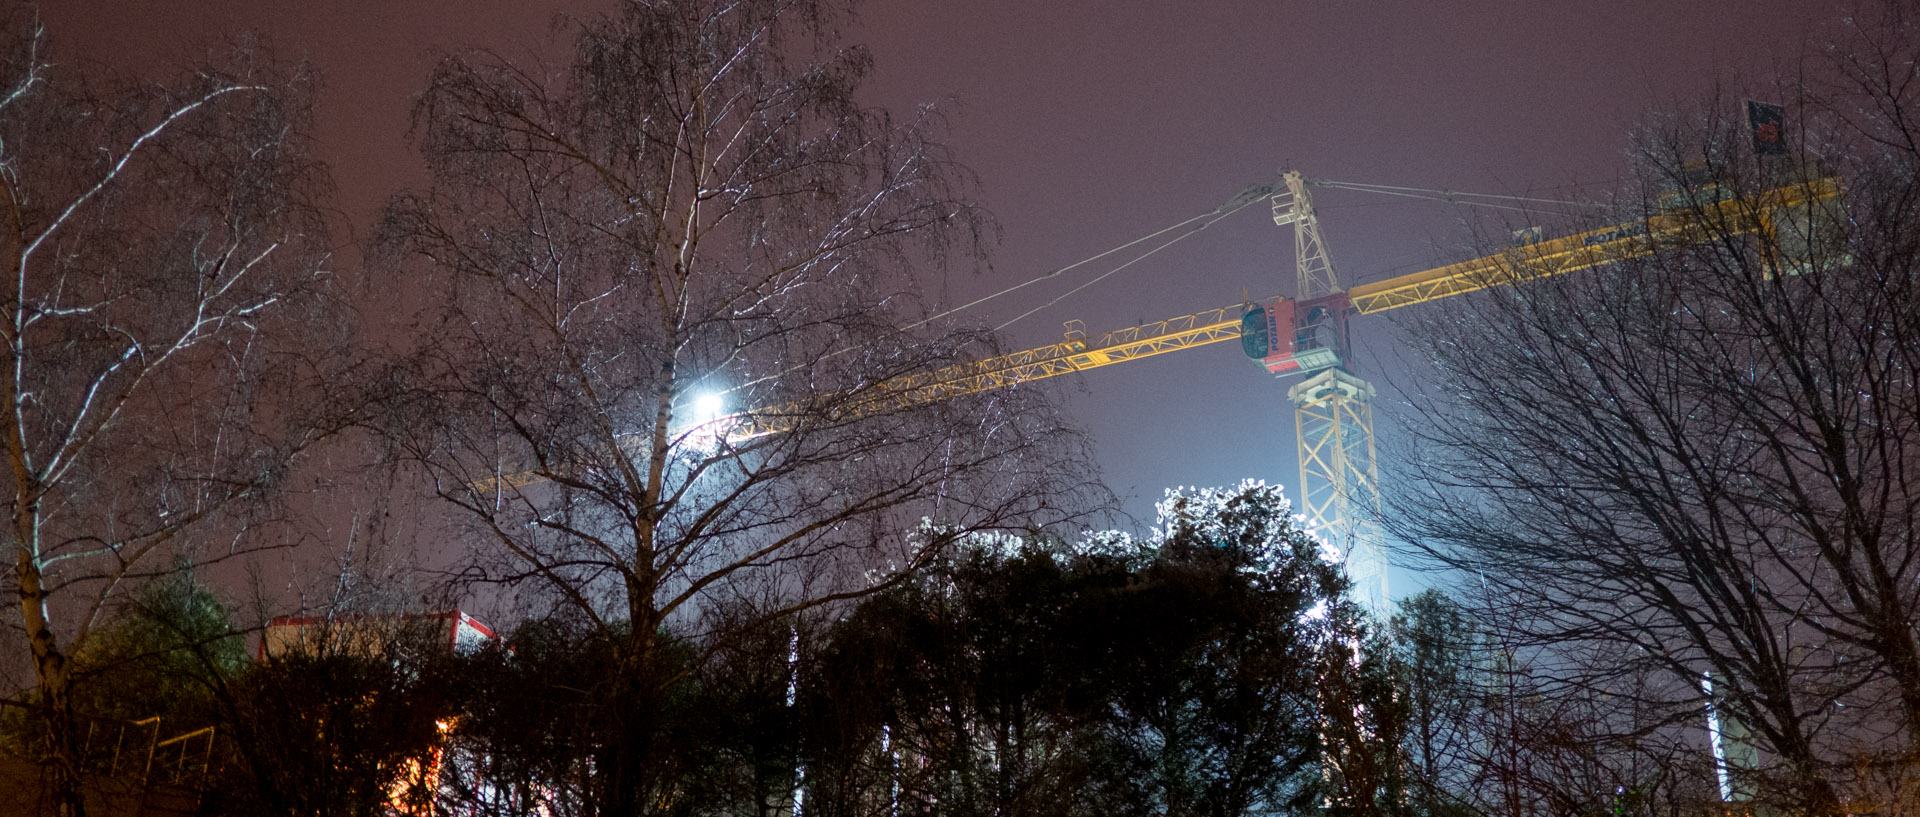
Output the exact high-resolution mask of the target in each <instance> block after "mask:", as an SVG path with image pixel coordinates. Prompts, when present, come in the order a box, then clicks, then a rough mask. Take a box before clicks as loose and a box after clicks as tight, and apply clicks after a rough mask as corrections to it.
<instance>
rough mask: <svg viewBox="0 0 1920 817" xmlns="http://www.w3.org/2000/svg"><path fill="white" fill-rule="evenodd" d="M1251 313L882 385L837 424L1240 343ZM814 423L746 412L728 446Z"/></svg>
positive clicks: (1133, 331)
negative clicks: (1245, 316) (1242, 326)
mask: <svg viewBox="0 0 1920 817" xmlns="http://www.w3.org/2000/svg"><path fill="white" fill-rule="evenodd" d="M1245 312H1246V307H1245V306H1244V305H1241V304H1235V305H1233V306H1223V307H1221V308H1219V309H1209V310H1207V311H1205V312H1196V313H1194V314H1191V315H1182V316H1180V317H1177V318H1168V319H1167V320H1164V321H1158V322H1155V323H1148V324H1141V325H1139V326H1133V327H1128V328H1126V329H1117V330H1114V331H1112V332H1108V333H1106V334H1105V335H1102V336H1100V337H1099V338H1098V339H1096V340H1093V341H1092V342H1089V341H1088V340H1087V339H1086V338H1084V337H1075V336H1072V335H1070V336H1069V337H1068V338H1067V339H1066V340H1063V341H1061V342H1059V343H1055V344H1051V345H1048V346H1042V347H1039V348H1036V349H1026V350H1022V351H1019V352H1014V353H1012V354H1007V355H1001V356H999V357H992V358H987V359H985V360H978V361H974V362H971V363H962V364H958V365H954V366H948V367H945V368H941V369H935V370H933V371H930V372H925V373H922V374H915V375H907V376H904V377H898V378H894V379H892V380H888V381H885V382H881V383H877V384H875V385H873V386H871V387H869V388H868V389H867V393H866V394H864V395H858V396H855V397H854V399H852V400H849V401H847V402H845V403H843V404H842V405H840V406H838V407H836V408H834V409H833V410H832V412H833V414H835V415H837V416H852V417H858V416H864V415H868V414H875V413H878V412H882V411H887V410H890V409H895V408H902V407H905V406H913V405H919V404H921V403H930V402H933V401H936V400H945V399H947V398H950V397H959V396H961V395H966V394H974V393H977V392H983V391H991V390H993V389H998V388H1003V387H1005V386H1011V385H1013V384H1015V383H1026V382H1030V381H1034V380H1044V379H1046V378H1049V377H1055V376H1058V375H1063V374H1071V373H1073V372H1084V371H1087V370H1088V369H1097V368H1099V367H1101V366H1106V365H1110V364H1114V363H1125V362H1127V361H1129V360H1139V359H1141V358H1147V357H1153V356H1154V355H1163V354H1166V353H1168V352H1177V351H1179V350H1182V349H1192V348H1194V347H1196V346H1206V345H1208V344H1212V343H1219V342H1221V341H1224V340H1232V339H1234V338H1237V337H1240V317H1241V315H1242V314H1243V313H1245ZM814 416H817V411H816V410H815V409H812V408H809V406H808V405H807V404H802V403H788V404H784V405H779V406H773V407H770V408H767V409H758V410H752V411H747V412H742V413H741V414H738V415H735V416H733V417H730V418H723V419H722V420H721V422H722V423H727V424H729V425H728V426H727V428H728V430H727V431H726V435H727V439H728V440H730V441H733V442H744V441H746V440H751V439H755V438H758V437H765V436H767V435H770V434H782V433H785V432H788V431H792V430H793V429H794V428H796V427H798V425H799V424H800V423H801V422H802V421H804V420H806V419H807V418H809V417H814Z"/></svg>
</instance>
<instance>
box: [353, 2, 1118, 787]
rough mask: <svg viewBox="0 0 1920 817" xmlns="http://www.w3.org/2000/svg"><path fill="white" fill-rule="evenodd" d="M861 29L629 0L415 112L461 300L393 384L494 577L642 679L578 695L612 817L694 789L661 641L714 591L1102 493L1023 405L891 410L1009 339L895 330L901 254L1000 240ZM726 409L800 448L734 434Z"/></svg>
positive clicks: (908, 264) (937, 539) (765, 10)
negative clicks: (686, 782) (874, 64)
mask: <svg viewBox="0 0 1920 817" xmlns="http://www.w3.org/2000/svg"><path fill="white" fill-rule="evenodd" d="M846 13H847V12H846V10H845V9H843V8H841V7H840V6H839V5H838V4H837V3H832V2H821V1H820V0H747V2H728V3H720V2H706V1H704V0H666V1H663V2H630V3H625V4H623V5H622V6H621V8H620V10H619V11H618V12H617V13H615V14H613V15H612V16H609V17H604V18H596V19H590V20H586V21H582V22H579V23H577V24H575V25H574V26H573V31H574V32H575V35H576V40H575V50H574V54H573V60H572V62H571V64H569V65H567V66H565V67H564V68H560V69H551V70H550V69H547V68H545V67H543V66H537V65H534V64H533V62H532V61H526V62H525V63H516V62H513V61H509V60H506V59H503V58H501V57H499V56H497V55H493V54H484V53H482V54H466V55H460V56H454V57H450V58H448V59H446V60H445V61H443V62H442V63H441V65H440V66H439V68H438V69H437V70H436V71H435V72H434V74H433V78H432V81H431V83H430V85H429V87H428V89H427V91H426V93H425V95H424V96H423V98H422V101H421V103H420V106H419V109H418V119H417V125H416V127H417V132H418V134H419V139H420V143H421V146H422V149H423V152H424V153H425V155H426V158H427V161H428V164H429V167H430V168H431V171H432V174H433V184H432V186H431V188H430V189H429V190H427V191H426V192H424V193H422V194H420V195H418V196H414V197H407V198H402V199H400V200H397V201H396V202H395V203H394V205H393V207H392V209H391V211H390V214H389V219H388V222H387V228H388V229H387V233H388V235H389V236H390V237H391V238H392V240H393V243H392V246H393V247H395V248H397V249H398V250H399V252H400V257H401V258H402V259H403V261H402V263H407V264H411V265H412V266H411V267H409V268H410V269H418V270H420V271H421V274H422V275H424V276H426V277H425V278H424V279H422V280H426V281H430V282H431V286H432V288H433V289H434V291H437V292H441V293H444V299H443V300H442V302H441V307H442V308H441V310H440V311H439V312H438V313H437V317H436V318H434V319H433V322H431V323H430V324H428V325H426V326H424V327H423V328H422V339H423V342H422V343H421V344H420V346H419V348H418V349H417V355H415V356H414V358H413V362H412V364H411V367H410V368H409V369H408V372H407V373H406V374H405V375H404V376H402V377H400V378H398V379H396V381H395V395H396V397H397V398H399V399H396V402H395V404H394V405H395V406H396V415H395V418H396V420H398V421H399V422H397V423H396V428H400V429H402V432H401V433H400V434H399V435H398V436H397V437H396V448H397V450H399V451H402V452H404V453H405V454H406V455H409V456H410V457H411V458H413V460H414V461H416V462H418V463H419V464H420V465H421V466H423V467H425V468H426V469H427V470H428V471H429V472H430V473H431V474H432V477H433V479H434V481H435V485H436V490H437V492H438V494H439V495H440V496H441V497H443V498H444V499H445V500H447V501H448V502H450V503H451V504H452V506H453V507H455V508H457V509H458V510H459V511H460V512H461V515H462V516H463V518H464V519H466V520H467V521H468V522H470V523H471V524H472V525H473V526H474V527H475V528H476V529H477V531H478V532H479V533H480V538H481V539H482V540H483V541H484V542H486V543H487V544H488V548H487V553H485V554H484V556H483V558H481V559H479V560H476V561H475V563H474V567H473V571H474V572H473V573H472V575H473V576H474V577H476V578H480V579H483V580H489V581H502V582H509V583H515V584H517V585H519V586H522V587H537V588H538V589H539V590H540V591H541V592H542V593H545V594H549V596H550V598H554V599H557V600H558V601H559V603H561V604H562V605H564V606H566V607H569V608H571V610H572V612H571V613H570V615H576V616H581V617H584V618H585V619H586V620H588V621H589V622H590V626H591V627H592V628H593V629H594V630H595V631H597V632H598V633H600V634H601V637H603V638H611V639H613V640H614V641H615V642H617V644H618V649H617V653H618V655H617V659H618V660H617V661H616V662H615V666H616V667H617V668H618V671H617V672H614V673H612V674H611V675H610V677H606V678H603V679H594V680H592V681H586V680H579V679H575V680H574V681H573V683H591V684H592V685H593V687H592V689H593V695H592V698H593V700H594V701H596V702H597V703H596V705H597V706H600V707H601V709H599V710H596V711H595V713H594V716H593V717H595V718H596V719H598V721H599V722H601V723H603V724H605V725H607V726H608V728H607V730H605V731H604V732H603V733H602V734H604V735H606V736H607V737H606V739H605V740H604V741H602V742H601V743H599V744H598V745H597V746H595V748H594V750H593V756H592V757H591V759H590V760H585V761H582V763H583V765H581V766H580V767H579V768H580V769H581V770H584V771H583V773H582V775H581V776H580V777H581V779H584V780H586V782H585V783H584V784H582V785H584V786H585V787H586V789H587V791H585V792H583V793H582V797H581V798H580V802H583V803H586V804H587V805H585V806H583V808H585V809H586V810H587V811H588V812H589V813H601V812H604V813H616V814H640V813H652V812H653V811H655V810H656V809H659V808H663V807H664V806H662V805H661V804H664V803H670V802H672V800H673V791H674V789H673V786H674V781H673V780H671V779H670V775H667V774H665V773H663V772H660V771H659V770H661V769H665V768H667V765H666V764H664V763H661V762H660V761H661V760H662V759H663V757H664V754H663V753H665V752H667V751H668V748H667V747H664V746H662V745H660V744H658V743H657V742H655V740H654V738H655V736H657V735H658V734H659V727H660V724H658V723H656V722H655V720H656V718H657V716H658V713H660V712H661V711H662V704H661V701H660V696H661V695H663V694H664V690H665V689H667V687H668V686H669V684H670V682H671V681H672V680H673V678H674V677H679V675H680V674H681V673H682V672H683V671H684V670H669V669H666V668H667V667H668V663H667V662H663V661H658V660H656V659H657V657H658V655H659V654H660V653H659V651H660V650H661V649H663V647H662V638H663V635H662V633H663V632H664V631H665V630H666V629H667V628H669V627H673V628H678V629H680V630H681V631H682V632H684V633H687V634H688V637H689V638H693V639H694V641H695V643H699V642H700V637H699V636H698V634H697V633H695V632H693V628H694V626H695V624H696V623H697V622H698V621H699V620H700V616H701V613H702V611H703V610H706V609H710V608H711V606H712V605H713V604H714V603H717V602H718V601H720V600H724V599H727V598H730V597H739V596H742V595H753V594H761V593H765V594H766V595H767V596H769V597H772V598H777V599H780V600H781V601H780V603H774V604H768V605H763V608H764V609H765V611H766V615H768V616H777V615H785V614H788V613H791V612H794V611H795V610H798V609H801V608H805V607H808V606H813V605H818V604H822V603H826V602H829V601H832V600H835V599H842V598H847V597H850V596H853V595H856V594H861V593H865V592H869V591H871V590H872V589H874V588H875V587H879V586H885V585H886V584H888V583H889V582H891V581H894V580H895V579H896V578H897V577H899V576H901V575H904V574H905V573H906V572H907V571H910V570H912V569H913V568H914V567H916V566H917V565H919V564H921V563H923V562H924V561H925V560H926V559H927V557H928V556H929V555H930V554H931V553H933V552H935V551H937V550H938V549H939V548H940V547H941V546H942V543H943V542H945V541H947V540H949V539H951V538H952V537H953V536H956V535H960V534H962V533H965V532H967V531H972V530H978V529H982V528H989V527H994V526H1001V525H1008V524H1013V525H1021V526H1025V525H1035V524H1044V523H1045V522H1046V521H1047V520H1048V519H1049V518H1050V515H1051V516H1052V517H1055V518H1057V516H1058V515H1059V514H1060V513H1062V512H1063V511H1071V510H1073V509H1074V508H1076V504H1075V503H1077V502H1078V501H1079V498H1078V497H1077V496H1076V494H1077V493H1078V492H1080V491H1081V490H1082V489H1083V488H1084V486H1085V485H1086V484H1087V480H1088V479H1089V477H1088V476H1087V474H1088V470H1087V466H1086V464H1085V462H1084V461H1083V460H1082V459H1081V458H1080V456H1079V445H1078V443H1077V442H1076V441H1075V439H1074V438H1073V437H1072V435H1071V434H1069V433H1068V432H1066V431H1065V430H1064V429H1062V428H1061V427H1060V426H1059V425H1058V424H1057V421H1056V420H1055V419H1054V415H1053V414H1052V413H1051V412H1050V411H1049V410H1048V409H1047V407H1046V406H1045V405H1044V404H1043V403H1042V402H1041V401H1040V400H1039V399H1038V398H1039V396H1038V395H1037V394H1035V393H1033V392H1031V391H1030V390H1024V389H1018V388H1015V389H1009V390H1003V391H1000V392H997V393H993V394H990V395H976V396H973V397H970V398H960V399H954V400H949V401H944V402H938V403H931V404H928V403H922V404H919V405H912V406H908V405H902V404H901V403H900V402H899V401H889V400H876V399H874V396H875V395H886V394H890V393H891V392H890V391H889V389H890V386H889V384H890V383H892V382H897V381H893V379H894V378H897V377H900V376H902V375H908V374H913V373H919V372H924V371H926V370H929V369H932V368H934V367H938V366H941V365H944V364H951V363H953V362H957V361H960V360H964V359H967V358H968V357H969V356H971V355H980V354H984V353H986V352H988V351H990V350H991V344H990V343H988V339H987V338H985V337H982V336H979V335H976V334H967V333H958V334H927V333H914V332H907V331H903V330H902V327H905V326H909V325H911V324H913V323H914V322H915V321H916V320H917V318H918V317H919V316H920V315H921V314H922V312H921V311H920V310H921V306H920V303H919V301H918V300H917V299H916V298H915V281H914V279H913V277H912V276H911V275H910V274H909V270H911V269H913V268H914V264H915V263H917V262H929V261H931V262H935V263H938V262H941V261H943V260H944V259H945V257H946V256H945V255H944V252H943V251H945V250H947V249H948V248H952V247H960V248H963V249H970V248H973V247H975V246H977V242H978V240H979V238H980V231H981V230H982V229H983V225H984V222H983V220H982V217H981V215H980V214H979V213H978V212H977V211H976V210H975V209H974V208H972V207H971V206H969V205H967V204H966V203H964V202H963V201H962V200H961V199H960V197H959V196H960V194H961V193H962V192H964V187H965V184H964V183H965V179H966V177H965V175H964V173H962V172H961V171H960V170H959V169H958V168H957V167H956V166H955V165H954V164H953V163H952V162H951V160H950V159H949V158H948V157H947V155H946V152H945V151H944V149H943V148H942V147H941V146H940V145H939V144H937V143H936V142H935V141H933V138H932V133H933V131H934V129H935V126H936V125H937V121H935V120H934V119H932V118H931V115H929V114H923V115H922V116H920V117H918V118H916V119H914V120H912V121H910V122H898V121H895V120H894V119H893V118H891V117H890V116H889V115H888V114H887V113H885V112H884V111H878V110H874V109H871V108H866V107H863V106H861V105H860V104H859V103H858V102H857V101H856V99H855V97H854V94H855V89H856V87H857V85H858V83H859V81H860V80H861V78H862V76H863V75H864V74H865V73H866V71H867V69H868V64H869V59H868V57H867V55H866V54H865V52H864V51H861V50H859V49H856V48H849V47H844V46H841V45H839V44H838V43H837V41H836V40H835V37H834V26H835V25H836V24H837V23H839V22H841V21H842V20H843V19H844V17H845V14H846ZM702 395H724V399H725V401H726V409H725V411H726V413H728V414H732V415H736V417H735V419H736V420H739V421H743V422H752V423H767V424H775V425H779V426H781V427H783V428H787V429H790V430H788V431H786V432H785V433H781V434H775V435H768V436H761V437H757V438H750V439H749V438H745V437H741V436H737V435H729V434H728V433H726V432H725V429H724V427H723V425H724V424H718V425H717V424H715V423H712V422H709V421H711V420H712V419H713V416H712V413H711V409H706V410H704V411H703V407H702V405H701V404H702V403H703V402H704V400H703V398H702ZM776 415H777V416H776ZM522 472H526V473H524V474H523V473H522ZM922 519H925V520H929V521H930V523H931V524H930V525H926V526H922V525H921V521H920V520H922Z"/></svg>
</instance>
